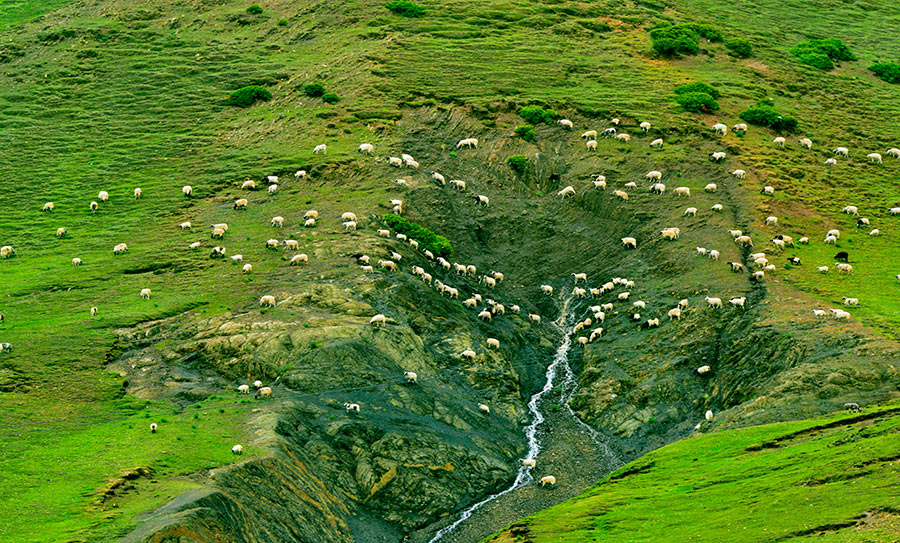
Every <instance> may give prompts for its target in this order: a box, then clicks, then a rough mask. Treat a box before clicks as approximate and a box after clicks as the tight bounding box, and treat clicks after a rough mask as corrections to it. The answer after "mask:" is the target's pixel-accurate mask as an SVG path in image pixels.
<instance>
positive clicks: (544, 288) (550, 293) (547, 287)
mask: <svg viewBox="0 0 900 543" xmlns="http://www.w3.org/2000/svg"><path fill="white" fill-rule="evenodd" d="M541 292H543V293H544V294H546V295H547V296H553V287H551V286H550V285H541Z"/></svg>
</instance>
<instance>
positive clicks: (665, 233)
mask: <svg viewBox="0 0 900 543" xmlns="http://www.w3.org/2000/svg"><path fill="white" fill-rule="evenodd" d="M680 233H681V230H680V229H678V228H664V229H663V230H662V231H661V232H660V234H661V235H662V238H663V239H668V240H676V239H678V236H679V234H680Z"/></svg>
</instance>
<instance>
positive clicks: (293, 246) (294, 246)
mask: <svg viewBox="0 0 900 543" xmlns="http://www.w3.org/2000/svg"><path fill="white" fill-rule="evenodd" d="M281 243H283V244H284V246H285V248H287V249H288V250H291V251H296V250H298V249H299V248H300V243H299V242H298V241H297V240H295V239H286V240H283V241H282V242H281ZM363 256H365V255H363ZM368 260H369V257H366V261H368Z"/></svg>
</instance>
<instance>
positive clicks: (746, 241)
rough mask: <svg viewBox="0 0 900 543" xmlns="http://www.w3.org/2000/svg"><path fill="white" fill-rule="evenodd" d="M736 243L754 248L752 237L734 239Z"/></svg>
mask: <svg viewBox="0 0 900 543" xmlns="http://www.w3.org/2000/svg"><path fill="white" fill-rule="evenodd" d="M734 242H735V243H737V244H738V245H742V246H744V247H753V240H752V239H751V238H750V236H738V237H736V238H735V239H734Z"/></svg>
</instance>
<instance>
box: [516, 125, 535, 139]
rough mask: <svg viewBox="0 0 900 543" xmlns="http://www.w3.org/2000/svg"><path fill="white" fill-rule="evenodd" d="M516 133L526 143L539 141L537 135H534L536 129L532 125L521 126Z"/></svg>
mask: <svg viewBox="0 0 900 543" xmlns="http://www.w3.org/2000/svg"><path fill="white" fill-rule="evenodd" d="M514 132H515V134H516V135H517V136H519V137H520V138H522V139H523V140H525V141H534V140H536V139H537V134H535V133H534V127H533V126H531V125H530V124H522V125H519V126H517V127H516V129H515V131H514Z"/></svg>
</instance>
